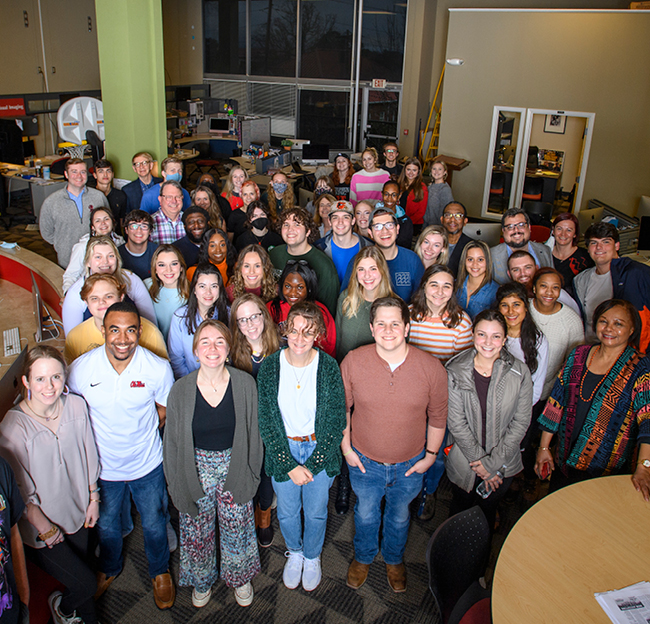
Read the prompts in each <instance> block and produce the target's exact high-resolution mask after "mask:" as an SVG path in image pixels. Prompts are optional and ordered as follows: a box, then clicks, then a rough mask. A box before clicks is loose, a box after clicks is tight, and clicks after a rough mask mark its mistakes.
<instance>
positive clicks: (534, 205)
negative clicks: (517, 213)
mask: <svg viewBox="0 0 650 624" xmlns="http://www.w3.org/2000/svg"><path fill="white" fill-rule="evenodd" d="M521 207H522V209H523V211H524V212H525V213H526V214H527V215H528V216H529V217H530V220H531V223H533V224H534V225H545V226H546V227H551V224H550V222H551V218H552V217H553V204H551V202H543V201H531V200H529V199H527V200H526V201H524V202H523V204H522V205H521ZM536 217H538V218H536ZM543 221H544V222H543Z"/></svg>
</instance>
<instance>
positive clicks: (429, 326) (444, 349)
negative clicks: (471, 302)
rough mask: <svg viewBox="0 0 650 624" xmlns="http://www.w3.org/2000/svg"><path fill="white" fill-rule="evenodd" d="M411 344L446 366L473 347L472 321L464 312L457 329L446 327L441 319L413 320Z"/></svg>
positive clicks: (410, 333) (410, 335)
mask: <svg viewBox="0 0 650 624" xmlns="http://www.w3.org/2000/svg"><path fill="white" fill-rule="evenodd" d="M409 344H412V345H415V346H416V347H419V348H420V349H422V350H423V351H426V352H427V353H430V354H431V355H433V356H434V357H437V358H438V359H439V360H441V361H442V363H443V364H444V363H445V362H446V361H447V360H448V359H450V358H452V357H453V356H454V355H456V354H457V353H460V352H461V351H464V350H465V349H469V347H471V346H472V321H471V320H470V318H469V315H468V314H467V312H463V316H462V318H461V320H460V323H458V325H457V326H456V327H446V326H445V325H444V323H443V322H442V319H440V318H435V319H434V318H431V317H429V316H428V317H426V318H425V319H424V320H422V321H416V320H411V330H410V332H409Z"/></svg>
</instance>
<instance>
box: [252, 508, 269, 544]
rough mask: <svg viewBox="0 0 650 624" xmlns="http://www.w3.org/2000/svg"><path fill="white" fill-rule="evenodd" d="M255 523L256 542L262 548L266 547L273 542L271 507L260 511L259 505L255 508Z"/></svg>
mask: <svg viewBox="0 0 650 624" xmlns="http://www.w3.org/2000/svg"><path fill="white" fill-rule="evenodd" d="M255 525H256V526H257V542H258V544H259V545H260V546H261V547H262V548H268V547H269V546H270V545H271V544H272V543H273V527H272V526H271V508H270V507H269V508H268V509H267V510H265V511H262V510H261V509H260V506H259V505H257V507H256V508H255Z"/></svg>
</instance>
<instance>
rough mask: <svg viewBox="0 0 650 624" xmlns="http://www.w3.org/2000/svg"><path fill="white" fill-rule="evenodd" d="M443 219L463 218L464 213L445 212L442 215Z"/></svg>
mask: <svg viewBox="0 0 650 624" xmlns="http://www.w3.org/2000/svg"><path fill="white" fill-rule="evenodd" d="M442 218H443V219H464V218H465V215H464V214H463V213H462V212H445V214H443V215H442Z"/></svg>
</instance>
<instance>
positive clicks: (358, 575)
mask: <svg viewBox="0 0 650 624" xmlns="http://www.w3.org/2000/svg"><path fill="white" fill-rule="evenodd" d="M369 569H370V565H368V564H367V563H359V562H358V561H357V560H356V559H353V560H352V563H351V564H350V567H349V568H348V581H347V582H348V587H351V588H352V589H359V587H361V586H362V585H363V584H364V583H365V582H366V579H367V578H368V570H369Z"/></svg>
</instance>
